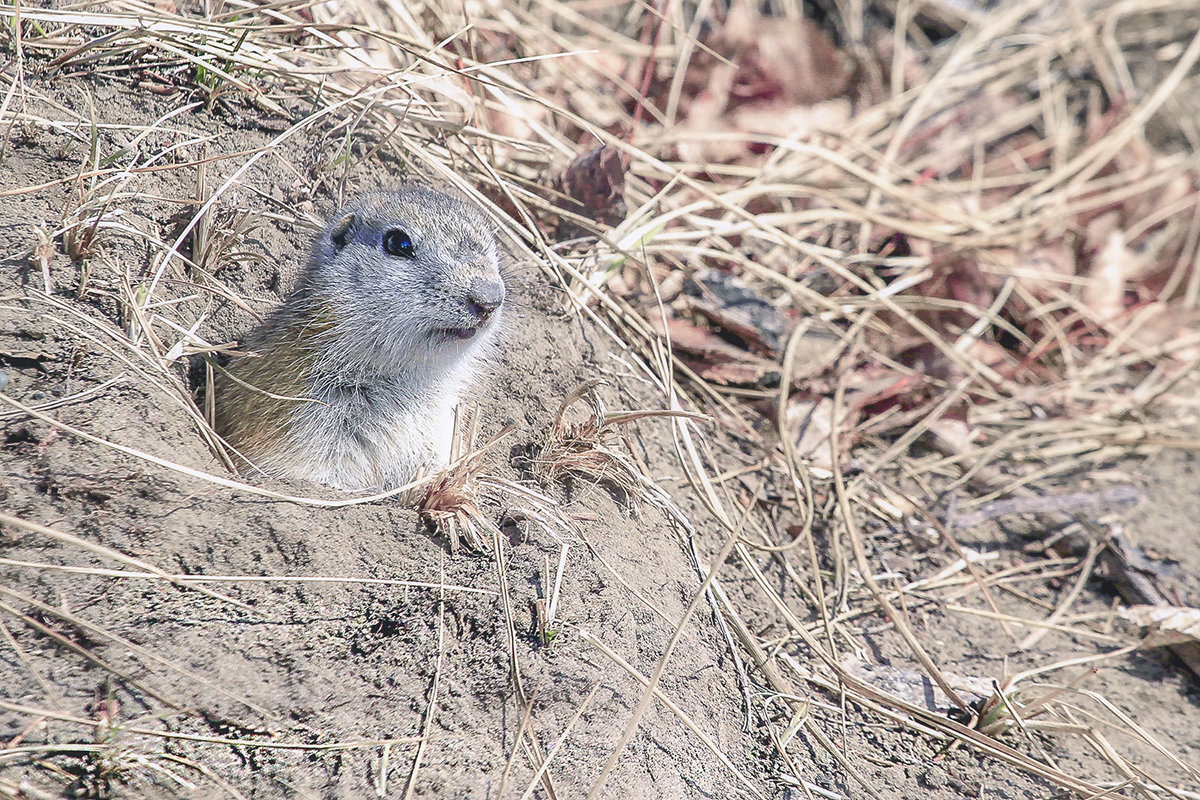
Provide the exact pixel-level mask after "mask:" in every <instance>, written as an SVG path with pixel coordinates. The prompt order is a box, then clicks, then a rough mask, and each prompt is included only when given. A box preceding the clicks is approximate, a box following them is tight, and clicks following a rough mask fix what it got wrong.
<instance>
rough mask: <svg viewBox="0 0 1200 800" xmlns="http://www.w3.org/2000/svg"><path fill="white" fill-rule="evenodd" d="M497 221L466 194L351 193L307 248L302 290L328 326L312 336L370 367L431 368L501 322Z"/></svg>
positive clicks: (473, 345)
mask: <svg viewBox="0 0 1200 800" xmlns="http://www.w3.org/2000/svg"><path fill="white" fill-rule="evenodd" d="M500 259H501V254H500V247H499V244H498V242H497V239H496V235H495V226H494V225H493V224H492V223H491V221H490V220H489V219H488V218H487V217H486V216H485V215H484V213H483V211H482V210H481V209H479V208H478V207H477V206H475V205H474V204H472V203H469V202H467V201H466V200H462V199H459V198H457V197H454V196H452V195H449V194H445V193H443V192H440V191H436V190H434V189H429V188H424V187H416V186H413V187H404V188H401V189H397V190H394V191H385V192H374V193H370V194H365V195H362V196H360V197H359V198H357V199H356V200H355V201H354V202H352V203H350V204H349V205H347V206H346V207H345V208H343V209H342V210H341V211H339V212H338V213H337V214H336V215H335V216H334V217H333V220H332V221H331V222H330V224H329V225H328V226H327V227H326V229H325V230H324V231H322V232H321V234H320V236H318V237H317V240H316V243H315V244H314V246H313V254H312V259H311V261H310V263H309V266H308V269H307V270H306V272H305V273H304V275H303V277H302V278H301V288H302V290H303V294H305V295H307V297H308V299H309V301H310V302H314V303H318V304H319V305H320V306H321V307H322V311H323V312H324V313H323V316H327V318H331V319H329V321H330V322H331V323H332V325H331V327H330V328H329V330H327V331H325V332H323V333H321V334H319V335H329V336H334V337H336V338H337V340H338V343H339V346H340V347H344V348H347V349H348V350H352V351H353V352H347V353H346V355H347V357H348V360H350V361H355V360H357V361H359V362H364V363H370V364H372V365H373V366H375V367H376V368H378V369H391V368H396V369H423V370H429V369H434V370H436V369H438V368H443V367H447V366H450V365H453V364H455V363H457V362H458V361H459V360H460V359H461V357H463V356H465V355H467V354H469V353H471V352H473V351H475V350H477V349H478V348H479V347H481V346H482V345H483V344H484V343H485V342H486V341H488V340H489V339H490V338H491V337H492V336H493V335H494V332H495V330H496V328H497V326H498V325H499V324H500V322H501V317H502V315H503V311H504V299H505V294H506V289H505V285H504V276H503V275H502V273H501V265H500Z"/></svg>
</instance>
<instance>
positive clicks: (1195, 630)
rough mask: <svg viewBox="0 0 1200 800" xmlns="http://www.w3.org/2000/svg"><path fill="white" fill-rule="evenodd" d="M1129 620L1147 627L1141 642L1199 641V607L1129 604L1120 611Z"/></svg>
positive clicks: (1178, 642)
mask: <svg viewBox="0 0 1200 800" xmlns="http://www.w3.org/2000/svg"><path fill="white" fill-rule="evenodd" d="M1121 616H1122V617H1123V618H1125V619H1127V620H1129V621H1130V622H1132V623H1134V624H1136V625H1140V626H1141V627H1143V628H1148V629H1149V631H1148V632H1147V634H1146V638H1145V639H1144V640H1142V644H1143V645H1145V646H1146V647H1164V646H1166V645H1173V644H1185V643H1189V642H1190V643H1200V609H1197V608H1188V607H1187V606H1145V605H1142V606H1131V607H1129V608H1127V609H1125V610H1124V611H1122V612H1121Z"/></svg>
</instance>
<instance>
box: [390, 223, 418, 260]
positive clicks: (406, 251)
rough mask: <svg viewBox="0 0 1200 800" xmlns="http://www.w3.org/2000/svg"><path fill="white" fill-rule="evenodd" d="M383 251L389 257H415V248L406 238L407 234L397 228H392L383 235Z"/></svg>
mask: <svg viewBox="0 0 1200 800" xmlns="http://www.w3.org/2000/svg"><path fill="white" fill-rule="evenodd" d="M383 250H384V252H385V253H387V254H388V255H390V256H402V257H404V258H416V257H417V248H416V247H414V246H413V243H412V239H410V238H408V234H407V233H405V232H404V231H402V230H400V229H399V228H394V229H392V230H390V231H388V232H387V233H385V234H384V235H383Z"/></svg>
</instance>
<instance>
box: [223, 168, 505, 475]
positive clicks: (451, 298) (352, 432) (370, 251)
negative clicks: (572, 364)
mask: <svg viewBox="0 0 1200 800" xmlns="http://www.w3.org/2000/svg"><path fill="white" fill-rule="evenodd" d="M500 262H501V252H500V247H499V244H498V242H497V239H496V235H495V232H494V226H493V225H492V223H491V222H490V221H489V220H488V218H487V217H486V216H485V215H484V213H483V211H482V210H481V209H479V208H478V207H477V206H475V205H473V204H471V203H469V202H467V201H465V200H461V199H459V198H457V197H452V196H450V195H448V194H445V193H443V192H440V191H435V190H433V189H428V188H423V187H412V186H410V187H404V188H401V189H397V190H394V191H386V192H375V193H371V194H367V195H364V196H362V197H359V198H358V199H357V200H355V201H354V202H352V203H350V204H349V205H348V206H346V207H345V208H344V209H342V210H341V211H339V212H338V213H337V214H336V215H335V216H334V218H333V221H332V222H331V223H330V224H329V225H328V226H327V227H326V228H325V230H323V231H322V232H321V234H320V235H319V236H318V237H317V239H316V242H315V243H314V245H313V249H312V256H311V258H310V259H309V262H308V266H307V267H306V268H305V269H304V270H303V272H302V273H301V274H300V277H299V280H298V281H297V283H296V287H295V289H294V290H293V291H292V293H291V294H290V295H289V296H288V298H287V300H286V301H285V302H284V304H283V305H282V306H281V307H280V308H279V309H277V310H276V311H275V312H274V313H273V314H271V315H270V316H269V317H268V318H267V320H266V321H265V322H264V323H263V324H262V325H261V326H260V327H258V328H257V329H255V330H254V331H252V332H251V333H250V335H249V336H248V337H247V338H246V340H245V342H244V345H243V348H242V349H244V350H246V351H248V352H247V353H246V354H245V355H242V356H240V357H237V358H235V359H234V360H233V362H232V363H231V364H230V366H229V367H228V369H227V370H226V371H225V372H223V373H220V374H218V377H217V382H216V398H215V401H216V428H217V431H218V432H219V433H220V434H221V435H222V436H223V437H225V440H226V441H227V442H229V443H230V444H231V445H233V446H234V447H235V448H236V449H237V450H238V452H239V453H241V454H242V455H243V456H244V457H246V458H247V459H249V460H250V461H251V462H252V463H253V464H254V465H256V466H258V467H260V468H261V469H263V470H265V471H266V472H268V473H271V474H276V475H282V476H290V477H299V478H305V479H309V480H314V481H318V482H320V483H324V484H328V485H330V486H334V487H337V488H339V489H371V488H390V487H394V486H398V485H402V484H404V483H406V482H408V481H409V480H410V479H411V478H412V477H413V474H414V473H415V472H416V471H417V469H418V468H419V467H421V466H428V467H431V468H435V469H436V468H438V467H441V466H444V465H445V464H446V463H447V461H448V460H449V454H450V441H451V438H452V436H453V433H454V408H455V406H456V405H457V403H458V401H459V396H460V394H461V392H462V391H463V389H464V388H466V387H467V386H468V385H470V384H471V383H473V382H474V379H475V377H476V375H477V373H478V372H480V366H481V365H480V363H479V358H480V356H481V355H482V354H483V352H484V351H485V349H486V348H487V346H488V343H489V342H490V341H491V340H492V339H493V337H494V335H495V332H496V329H497V328H498V326H499V324H500V318H501V316H502V312H503V306H504V298H505V286H504V277H503V275H502V273H501V263H500ZM226 373H227V374H226Z"/></svg>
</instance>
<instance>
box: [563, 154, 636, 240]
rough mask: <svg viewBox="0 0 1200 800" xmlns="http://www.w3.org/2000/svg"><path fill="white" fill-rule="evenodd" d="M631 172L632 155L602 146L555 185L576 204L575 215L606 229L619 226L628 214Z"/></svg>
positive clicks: (577, 161)
mask: <svg viewBox="0 0 1200 800" xmlns="http://www.w3.org/2000/svg"><path fill="white" fill-rule="evenodd" d="M627 169H629V156H628V154H626V153H622V152H620V151H618V150H615V149H613V148H611V147H609V146H607V145H601V146H600V147H597V148H595V149H593V150H589V151H588V152H586V153H583V154H582V155H579V156H576V157H575V160H573V161H572V162H571V163H570V164H568V165H567V168H566V169H564V170H563V172H562V174H561V175H559V176H558V178H556V179H555V181H554V183H555V186H556V187H558V188H559V190H560V191H562V193H563V194H565V195H566V196H567V197H568V198H569V199H570V200H572V201H574V207H573V208H571V209H570V210H571V211H574V212H576V213H578V214H582V215H584V216H586V217H588V218H590V219H594V220H596V221H597V222H600V223H603V224H605V225H616V224H617V223H619V222H620V221H621V220H623V219H625V214H626V207H625V171H626V170H627Z"/></svg>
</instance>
